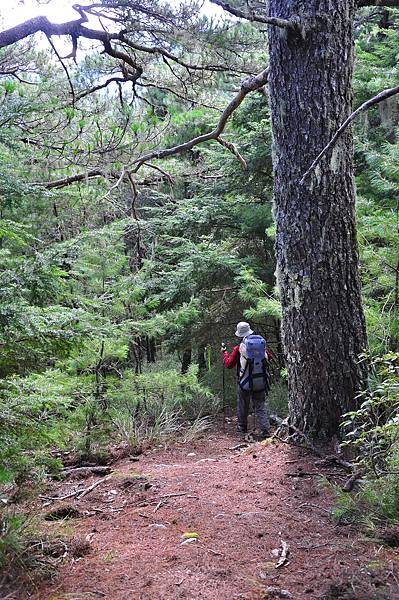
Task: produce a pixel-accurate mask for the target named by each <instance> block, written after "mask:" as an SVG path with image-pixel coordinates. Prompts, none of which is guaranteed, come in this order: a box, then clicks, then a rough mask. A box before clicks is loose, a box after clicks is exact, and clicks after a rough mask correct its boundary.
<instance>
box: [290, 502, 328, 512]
mask: <svg viewBox="0 0 399 600" xmlns="http://www.w3.org/2000/svg"><path fill="white" fill-rule="evenodd" d="M305 506H309V507H311V508H318V509H319V510H322V511H323V512H326V513H327V514H328V515H331V511H330V510H328V509H327V508H323V507H322V506H319V505H318V504H312V503H311V502H303V503H302V504H300V505H299V506H297V509H298V508H303V507H305Z"/></svg>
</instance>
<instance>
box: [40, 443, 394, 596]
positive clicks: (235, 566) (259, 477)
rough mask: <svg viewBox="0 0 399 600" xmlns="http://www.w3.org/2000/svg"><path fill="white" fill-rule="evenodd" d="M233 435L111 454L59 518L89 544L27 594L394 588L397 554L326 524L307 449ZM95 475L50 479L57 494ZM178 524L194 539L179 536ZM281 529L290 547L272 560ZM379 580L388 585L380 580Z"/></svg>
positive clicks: (374, 591)
mask: <svg viewBox="0 0 399 600" xmlns="http://www.w3.org/2000/svg"><path fill="white" fill-rule="evenodd" d="M237 443H238V440H237V438H236V437H235V436H234V435H233V434H232V433H230V434H229V433H223V432H222V433H220V432H219V433H218V432H213V433H211V434H209V435H207V436H206V437H204V439H203V440H201V441H199V442H198V441H197V442H191V443H185V444H179V445H177V446H174V447H173V448H171V449H166V450H165V449H156V450H153V451H148V452H146V453H145V454H144V455H142V456H140V459H139V461H138V462H131V461H130V460H129V459H124V460H121V461H120V462H118V463H117V464H115V465H114V466H113V468H114V471H113V474H112V476H111V477H110V478H109V479H107V480H106V481H103V482H102V483H101V484H99V485H98V486H97V487H96V488H95V489H93V491H92V492H90V494H87V495H86V496H85V497H84V498H81V499H80V500H74V499H73V498H72V499H69V500H68V502H69V504H72V505H73V506H74V507H75V508H76V509H77V510H79V511H80V512H81V513H83V514H85V516H84V518H80V519H74V520H73V521H71V520H69V521H67V523H68V527H71V523H73V527H74V530H75V535H76V536H79V537H81V538H82V539H83V540H89V541H90V552H89V553H88V554H87V555H86V556H83V557H82V558H80V559H77V560H76V559H74V560H72V559H68V561H67V562H66V563H65V564H64V565H63V566H62V567H61V569H60V573H59V575H58V577H57V578H56V579H55V580H54V581H53V582H51V583H50V584H47V585H46V586H45V587H43V588H42V589H41V591H40V592H38V591H36V593H35V595H34V596H33V597H35V598H37V599H40V600H50V599H51V600H62V599H65V600H66V599H68V600H87V599H89V598H90V599H91V598H93V599H95V598H99V599H100V598H105V599H106V600H148V599H154V600H161V599H162V600H173V599H180V598H184V599H189V600H199V599H201V600H208V599H209V600H252V599H253V600H254V599H261V598H293V599H295V600H302V599H316V598H317V599H319V598H323V599H324V598H325V599H330V598H331V599H332V598H342V599H346V600H349V599H353V600H354V599H356V600H361V599H362V598H364V600H366V599H367V600H372V599H373V598H375V599H377V598H378V599H382V598H399V588H398V587H397V583H395V578H394V569H393V567H392V564H393V563H394V561H395V559H396V558H397V555H395V553H394V552H393V551H387V550H384V549H382V548H381V547H377V546H374V545H373V544H372V543H371V542H367V541H365V540H364V539H362V537H361V535H360V534H359V533H356V531H354V530H353V529H352V528H350V527H348V526H343V525H340V526H338V525H336V524H334V522H333V521H332V520H331V517H330V514H329V511H330V509H331V504H332V495H331V492H330V491H329V490H328V489H326V487H322V486H321V485H320V477H319V474H321V473H322V471H321V467H320V466H319V465H317V464H315V462H316V461H315V459H313V458H312V457H309V455H308V454H306V453H304V452H303V451H301V450H295V449H293V448H290V447H288V446H286V445H284V444H280V445H278V446H277V445H274V444H273V445H269V446H262V445H260V444H259V443H257V444H254V445H252V446H251V447H250V448H248V449H246V450H244V451H243V450H231V448H232V447H233V446H235V445H236V444H237ZM324 474H326V475H327V476H331V475H333V476H334V478H335V480H336V479H337V477H338V478H339V475H340V472H339V470H335V471H334V469H332V468H331V467H329V468H328V469H325V470H324ZM341 476H342V477H344V474H343V473H342V472H341ZM95 481H97V478H92V479H89V480H85V481H84V482H83V483H82V482H81V481H79V482H76V481H74V482H64V483H63V484H62V485H61V486H60V487H58V488H57V489H56V488H54V489H56V491H57V494H58V495H62V493H64V494H66V493H68V490H73V489H74V486H77V485H79V486H80V487H81V486H82V485H83V486H86V487H87V486H89V485H90V484H91V483H94V482H95ZM58 485H59V484H58ZM53 492H54V490H53ZM65 502H67V501H65ZM58 505H59V503H57V502H56V503H54V506H58ZM52 506H53V505H52ZM46 510H49V507H47V508H46ZM85 511H87V512H86V513H85ZM54 527H59V524H54ZM187 532H196V533H198V540H197V541H194V542H188V543H184V544H182V542H183V541H184V540H183V538H182V535H183V534H184V533H187ZM282 540H283V541H285V542H287V543H288V544H289V549H290V554H289V557H288V560H287V562H286V564H284V565H283V566H281V567H280V568H278V569H276V563H277V562H278V560H279V558H278V556H276V555H277V552H276V550H277V549H278V548H279V547H280V546H281V542H282ZM383 584H389V585H390V588H389V589H386V591H385V592H381V591H380V592H379V590H381V589H382V588H384V589H385V587H384V585H383ZM395 586H396V587H395ZM30 597H32V596H30Z"/></svg>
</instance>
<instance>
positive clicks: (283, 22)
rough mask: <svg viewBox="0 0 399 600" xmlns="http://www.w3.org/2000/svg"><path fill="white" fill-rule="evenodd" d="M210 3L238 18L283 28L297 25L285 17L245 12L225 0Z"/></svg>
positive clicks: (294, 28)
mask: <svg viewBox="0 0 399 600" xmlns="http://www.w3.org/2000/svg"><path fill="white" fill-rule="evenodd" d="M210 1H211V2H212V4H217V5H218V6H220V7H221V8H223V10H225V11H226V12H229V13H230V14H231V15H234V16H235V17H239V18H240V19H246V20H247V21H252V22H256V23H266V24H267V25H274V26H275V27H282V28H284V29H292V30H296V28H297V26H296V24H295V23H293V22H292V21H288V20H287V19H279V18H277V17H262V15H256V14H255V13H246V12H243V11H242V10H239V9H238V8H234V7H233V6H231V5H230V4H228V3H227V2H223V0H210Z"/></svg>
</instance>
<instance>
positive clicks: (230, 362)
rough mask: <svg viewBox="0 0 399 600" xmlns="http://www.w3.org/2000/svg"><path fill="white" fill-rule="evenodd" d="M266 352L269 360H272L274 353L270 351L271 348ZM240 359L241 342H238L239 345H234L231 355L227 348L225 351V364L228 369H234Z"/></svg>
mask: <svg viewBox="0 0 399 600" xmlns="http://www.w3.org/2000/svg"><path fill="white" fill-rule="evenodd" d="M266 354H267V360H271V359H272V356H273V355H272V353H271V352H270V350H266ZM239 360H240V344H238V345H237V346H234V348H233V350H232V351H231V354H230V356H229V353H228V352H227V350H225V351H224V352H223V364H224V366H225V367H226V369H233V368H234V367H235V366H237V363H238V361H239Z"/></svg>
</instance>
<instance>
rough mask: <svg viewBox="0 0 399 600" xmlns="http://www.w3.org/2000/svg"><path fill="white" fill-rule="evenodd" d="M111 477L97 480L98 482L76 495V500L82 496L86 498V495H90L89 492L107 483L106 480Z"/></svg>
mask: <svg viewBox="0 0 399 600" xmlns="http://www.w3.org/2000/svg"><path fill="white" fill-rule="evenodd" d="M110 477H111V475H108V477H104V479H99V480H98V481H95V482H94V483H93V484H92V485H90V486H89V487H88V488H86V489H84V490H83V491H82V493H79V494H78V496H77V497H78V500H80V499H81V498H83V497H84V496H86V495H87V494H90V492H92V491H93V490H94V489H95V488H96V487H97V486H99V485H101V484H102V483H104V481H108V479H110Z"/></svg>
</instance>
